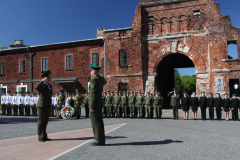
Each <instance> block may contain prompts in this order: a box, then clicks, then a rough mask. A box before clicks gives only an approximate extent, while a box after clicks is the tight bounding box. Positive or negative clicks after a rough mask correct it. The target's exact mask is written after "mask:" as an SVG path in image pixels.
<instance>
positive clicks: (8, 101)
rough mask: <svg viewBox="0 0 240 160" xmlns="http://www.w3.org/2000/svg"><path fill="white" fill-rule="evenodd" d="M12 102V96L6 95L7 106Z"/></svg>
mask: <svg viewBox="0 0 240 160" xmlns="http://www.w3.org/2000/svg"><path fill="white" fill-rule="evenodd" d="M11 102H12V96H11V95H6V101H5V104H9V103H11Z"/></svg>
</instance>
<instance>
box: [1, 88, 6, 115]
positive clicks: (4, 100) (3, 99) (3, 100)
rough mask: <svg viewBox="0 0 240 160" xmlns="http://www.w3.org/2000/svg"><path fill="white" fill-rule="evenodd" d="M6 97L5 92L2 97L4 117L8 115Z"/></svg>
mask: <svg viewBox="0 0 240 160" xmlns="http://www.w3.org/2000/svg"><path fill="white" fill-rule="evenodd" d="M5 103H6V95H5V91H3V92H2V96H1V105H2V115H6V105H5Z"/></svg>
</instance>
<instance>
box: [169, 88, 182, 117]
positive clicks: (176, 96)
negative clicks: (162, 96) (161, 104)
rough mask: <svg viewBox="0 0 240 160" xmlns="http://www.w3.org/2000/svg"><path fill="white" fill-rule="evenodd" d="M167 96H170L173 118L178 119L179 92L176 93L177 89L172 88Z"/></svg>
mask: <svg viewBox="0 0 240 160" xmlns="http://www.w3.org/2000/svg"><path fill="white" fill-rule="evenodd" d="M168 97H171V103H170V105H171V106H172V109H173V120H177V119H178V107H179V104H180V97H179V94H177V89H176V88H173V91H172V92H170V93H168Z"/></svg>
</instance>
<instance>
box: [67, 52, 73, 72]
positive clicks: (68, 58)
mask: <svg viewBox="0 0 240 160" xmlns="http://www.w3.org/2000/svg"><path fill="white" fill-rule="evenodd" d="M66 70H72V56H71V55H69V56H66Z"/></svg>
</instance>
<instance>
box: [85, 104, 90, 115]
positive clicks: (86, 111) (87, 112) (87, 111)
mask: <svg viewBox="0 0 240 160" xmlns="http://www.w3.org/2000/svg"><path fill="white" fill-rule="evenodd" d="M85 113H86V115H85V117H86V118H88V117H89V107H88V105H85Z"/></svg>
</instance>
